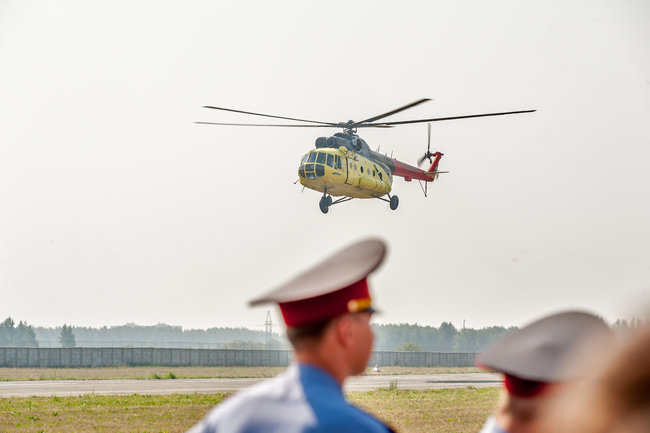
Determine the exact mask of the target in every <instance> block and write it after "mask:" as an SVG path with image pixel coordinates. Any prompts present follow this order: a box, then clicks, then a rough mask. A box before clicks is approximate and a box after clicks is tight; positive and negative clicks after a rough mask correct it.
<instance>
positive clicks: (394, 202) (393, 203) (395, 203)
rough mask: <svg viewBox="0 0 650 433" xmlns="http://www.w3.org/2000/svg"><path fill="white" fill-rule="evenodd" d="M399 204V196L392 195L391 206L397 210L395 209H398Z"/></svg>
mask: <svg viewBox="0 0 650 433" xmlns="http://www.w3.org/2000/svg"><path fill="white" fill-rule="evenodd" d="M398 205H399V198H398V197H397V196H396V195H394V196H392V197H391V198H390V208H391V209H392V210H395V209H397V206H398Z"/></svg>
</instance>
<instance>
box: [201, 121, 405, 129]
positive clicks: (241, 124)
mask: <svg viewBox="0 0 650 433" xmlns="http://www.w3.org/2000/svg"><path fill="white" fill-rule="evenodd" d="M194 123H198V124H201V125H225V126H278V127H282V128H338V125H335V124H334V125H330V124H326V125H273V124H268V123H220V122H194ZM379 128H392V126H379Z"/></svg>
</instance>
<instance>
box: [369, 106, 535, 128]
mask: <svg viewBox="0 0 650 433" xmlns="http://www.w3.org/2000/svg"><path fill="white" fill-rule="evenodd" d="M535 111H537V110H522V111H506V112H503V113H485V114H469V115H466V116H451V117H435V118H433V119H420V120H402V121H398V122H381V123H367V124H364V125H357V126H356V127H357V128H366V127H369V126H379V125H406V124H409V123H423V122H439V121H441V120H456V119H470V118H472V117H488V116H505V115H507V114H521V113H533V112H535Z"/></svg>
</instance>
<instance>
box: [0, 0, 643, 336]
mask: <svg viewBox="0 0 650 433" xmlns="http://www.w3.org/2000/svg"><path fill="white" fill-rule="evenodd" d="M649 54H650V3H648V2H647V1H646V0H630V1H625V0H610V1H589V2H582V1H580V2H577V1H542V2H541V1H521V0H512V1H490V2H485V1H479V0H477V1H457V2H448V1H445V2H442V1H437V2H430V1H427V2H425V1H403V2H388V1H349V0H348V1H327V2H323V1H318V2H317V1H307V0H296V1H275V2H269V1H190V2H180V1H179V2H169V1H103V2H97V1H95V2H88V1H57V2H51V1H25V0H20V1H19V0H16V1H11V0H9V1H7V0H5V1H0V295H1V296H0V320H2V319H4V318H5V317H7V316H11V317H13V318H14V319H15V320H26V321H27V322H28V323H30V324H33V325H39V326H58V325H62V324H63V323H69V324H73V325H76V326H102V325H108V326H110V325H119V324H124V323H126V322H135V323H138V324H141V325H151V324H155V323H158V322H165V323H169V324H173V325H181V326H183V327H185V328H208V327H214V326H246V327H250V328H254V329H263V327H262V326H261V325H263V323H264V318H265V315H266V311H267V308H254V309H251V308H248V307H247V305H246V304H247V301H248V300H249V299H250V298H252V297H254V296H255V295H257V294H259V293H260V292H263V291H266V290H268V289H270V288H272V287H274V286H276V285H277V284H279V283H282V282H284V281H285V280H286V279H287V278H289V277H291V276H292V275H293V274H294V273H295V272H297V271H299V270H302V269H303V268H304V267H305V266H308V265H311V264H313V263H314V262H316V261H318V260H320V259H321V258H323V257H325V256H327V255H328V254H329V253H331V252H333V251H335V250H337V249H339V248H341V247H342V246H344V245H346V244H348V243H349V242H352V241H354V240H357V239H360V238H362V237H367V236H379V237H381V238H383V239H385V240H386V241H387V242H388V243H389V246H390V253H389V256H388V259H387V261H386V262H385V264H384V266H383V267H382V268H381V269H380V270H379V272H377V273H376V274H375V275H374V277H373V278H372V280H371V284H372V287H373V291H374V294H375V298H376V303H377V305H378V306H379V307H380V308H381V309H382V310H383V311H384V313H383V315H381V316H379V317H378V318H377V320H378V321H379V322H391V323H396V322H409V323H414V322H417V323H420V324H427V325H434V326H438V325H439V324H440V322H442V321H451V322H452V323H454V324H455V325H456V326H458V327H460V326H462V323H463V320H465V322H466V326H468V327H482V326H488V325H521V324H523V323H525V322H528V321H530V320H531V319H534V318H537V317H538V316H540V315H542V314H545V313H548V312H551V311H556V310H558V309H566V308H581V309H587V310H589V311H593V312H596V313H598V314H601V315H603V316H604V317H605V318H606V319H607V320H609V321H613V320H615V319H616V318H618V317H631V316H632V315H635V314H640V313H641V312H642V311H643V309H644V308H645V307H647V305H648V302H649V301H650V171H649V170H648V167H649V166H650V55H649ZM424 97H429V98H432V99H433V101H431V102H428V103H426V104H422V105H420V106H418V107H416V108H414V109H412V110H408V111H405V112H403V113H400V114H398V115H396V116H394V117H392V118H389V119H387V120H401V119H414V118H426V117H435V116H451V115H461V114H470V113H482V112H491V111H510V110H523V109H537V110H538V111H537V112H536V113H534V114H524V115H517V116H508V117H495V118H483V119H472V120H459V121H453V122H438V123H435V124H433V131H432V143H433V145H432V148H433V149H432V150H440V151H442V152H443V153H444V154H445V156H444V157H443V159H442V162H441V165H440V169H442V170H448V171H450V173H449V174H446V175H441V176H440V178H439V181H438V182H437V183H434V184H433V185H432V186H430V188H429V197H427V198H425V197H424V196H423V194H422V191H421V189H420V186H419V185H418V184H417V182H412V183H406V182H404V181H403V179H401V178H395V181H394V185H393V192H394V194H396V195H398V196H399V197H400V206H399V208H398V209H397V211H391V210H389V208H388V204H387V203H384V202H381V201H379V200H354V201H352V202H349V203H345V204H343V205H339V206H334V207H333V208H331V210H330V212H329V213H328V214H327V215H323V214H321V212H320V210H319V208H318V200H319V198H320V196H319V194H318V193H316V192H314V191H310V190H305V191H302V187H301V186H300V185H299V184H294V182H295V181H296V180H297V179H298V175H297V167H298V163H299V160H300V157H301V156H302V155H303V154H304V153H305V152H307V151H308V150H309V149H310V148H312V147H313V143H314V141H315V139H316V138H317V137H319V136H326V135H331V134H333V133H334V132H337V131H336V130H334V129H312V128H304V129H302V128H286V129H281V128H235V127H220V126H208V125H198V124H194V123H193V122H194V121H215V122H223V121H226V122H227V121H233V122H251V121H255V122H259V121H260V120H261V121H264V119H260V118H254V117H247V116H243V115H235V114H230V113H221V112H217V111H214V110H206V109H203V108H201V106H203V105H217V106H224V107H231V108H236V109H241V110H247V111H257V112H262V113H270V114H277V115H281V116H289V117H301V118H307V119H315V120H323V121H346V120H348V119H355V120H361V119H365V118H368V117H370V116H373V115H376V114H380V113H383V112H386V111H389V110H391V109H393V108H396V107H399V106H402V105H404V104H407V103H409V102H412V101H414V100H417V99H420V98H424ZM360 134H361V136H362V137H363V138H364V139H366V141H367V142H368V143H369V144H370V146H371V147H372V148H373V149H374V148H377V147H379V148H380V149H381V151H382V152H386V153H388V154H390V153H393V155H394V156H395V157H397V158H399V159H400V160H402V161H405V162H409V163H415V161H416V159H417V158H418V157H419V156H420V155H421V154H422V153H423V152H424V150H425V148H426V125H424V124H419V125H409V126H403V127H398V128H394V129H390V130H381V129H376V130H361V131H360ZM270 309H271V311H273V314H274V316H273V317H274V320H275V321H278V318H279V316H278V315H277V313H276V311H275V309H274V308H270ZM256 327H259V328H256Z"/></svg>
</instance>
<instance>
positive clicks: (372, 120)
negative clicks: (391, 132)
mask: <svg viewBox="0 0 650 433" xmlns="http://www.w3.org/2000/svg"><path fill="white" fill-rule="evenodd" d="M430 100H431V99H429V98H424V99H420V100H417V101H415V102H411V103H410V104H408V105H405V106H403V107H400V108H397V109H395V110H393V111H389V112H388V113H384V114H380V115H379V116H375V117H371V118H370V119H366V120H362V121H360V122H355V124H356V125H359V126H361V124H362V123H368V122H374V121H376V120H379V119H383V118H384V117H388V116H390V115H393V114H395V113H399V112H400V111H404V110H406V109H409V108H411V107H415V106H416V105H419V104H421V103H423V102H427V101H430Z"/></svg>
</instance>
